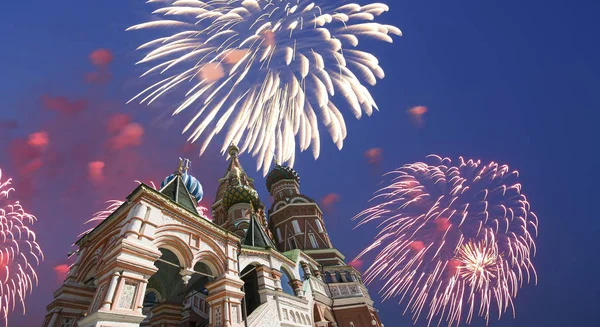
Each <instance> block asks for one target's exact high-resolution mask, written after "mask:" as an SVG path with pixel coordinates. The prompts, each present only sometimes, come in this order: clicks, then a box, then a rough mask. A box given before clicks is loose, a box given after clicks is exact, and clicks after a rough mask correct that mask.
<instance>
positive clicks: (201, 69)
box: [128, 0, 401, 174]
mask: <svg viewBox="0 0 600 327" xmlns="http://www.w3.org/2000/svg"><path fill="white" fill-rule="evenodd" d="M152 2H154V1H152ZM318 2H319V1H318ZM318 2H317V3H315V2H313V1H308V0H210V1H199V0H185V1H184V0H178V1H167V4H164V5H163V7H162V8H160V9H158V10H156V11H155V12H154V14H159V15H163V17H161V19H159V20H155V21H151V22H147V23H142V24H139V25H135V26H132V27H130V28H129V29H128V30H138V29H148V28H170V29H171V30H172V31H173V33H172V34H170V35H168V36H165V37H161V38H158V39H156V40H153V41H150V42H148V43H146V44H143V45H142V46H140V47H139V48H138V49H140V50H149V53H148V54H147V55H146V56H145V58H144V59H142V60H141V61H140V62H139V63H148V62H155V66H153V67H151V68H150V69H148V70H147V71H146V72H145V73H144V74H143V75H142V76H146V75H149V74H151V73H160V75H161V76H162V79H161V80H160V81H158V82H157V83H155V84H153V85H152V86H150V87H148V88H147V89H146V90H144V91H142V92H141V93H139V94H138V95H137V96H136V97H134V98H133V99H132V100H131V101H133V100H135V99H138V98H139V99H141V103H147V104H150V103H152V102H153V101H155V100H156V99H157V98H159V97H160V96H162V95H163V94H165V93H167V92H169V91H172V90H174V89H177V88H179V87H181V85H185V84H187V85H188V86H189V87H188V88H187V90H188V91H187V94H186V96H185V100H184V101H183V103H182V104H181V105H180V106H179V107H178V108H177V109H176V110H175V111H174V113H173V114H177V113H180V112H181V111H183V110H184V109H186V108H187V107H190V106H192V105H193V106H196V107H197V108H198V109H197V113H196V114H195V116H194V117H193V118H192V119H191V121H190V122H189V123H188V124H187V126H186V127H185V129H184V132H186V131H188V130H191V131H192V132H191V135H190V140H191V141H192V142H194V141H196V140H197V139H198V138H199V137H200V136H201V135H204V143H203V145H202V147H201V150H200V154H202V153H203V152H204V151H205V149H206V147H207V146H208V144H209V143H210V141H211V140H212V138H213V137H214V136H215V135H216V134H218V133H219V132H220V131H221V130H222V129H223V128H224V127H225V126H226V125H227V126H228V127H227V133H226V136H225V141H224V142H223V148H222V149H221V151H222V152H223V153H225V151H226V149H227V147H228V146H229V145H230V144H231V143H232V142H233V143H235V144H242V146H241V151H242V152H244V151H247V152H251V153H252V155H253V156H258V157H257V169H260V168H261V167H262V168H263V173H264V174H266V173H267V172H268V169H269V165H270V163H271V162H272V161H273V157H274V156H275V155H276V156H277V158H278V159H279V160H280V161H281V162H287V163H288V164H289V165H293V163H294V160H295V151H296V138H297V140H298V143H299V149H300V151H304V150H307V149H309V148H311V149H312V153H313V156H314V157H315V159H317V158H318V157H319V152H320V136H319V128H318V124H319V122H318V119H319V118H318V117H320V118H321V119H322V120H321V122H322V123H323V124H324V125H325V126H326V127H327V128H328V130H329V133H330V135H331V137H332V139H333V141H334V142H335V144H336V145H337V147H338V148H340V149H341V148H342V146H343V140H344V138H345V137H346V126H345V122H344V117H343V115H342V113H341V111H340V110H339V109H338V108H339V104H334V102H333V99H332V97H333V96H334V95H336V94H339V95H341V97H340V99H344V100H345V102H346V103H347V105H346V104H344V105H343V106H347V107H348V108H349V109H350V111H351V112H352V114H353V115H354V116H355V117H356V118H360V117H361V116H362V114H363V112H364V113H365V114H367V115H371V113H372V112H373V109H376V110H377V109H378V108H377V105H376V103H375V101H374V100H373V98H372V97H371V94H370V92H369V91H368V89H367V88H366V87H365V86H364V85H363V84H362V81H365V82H366V83H367V84H369V85H375V84H376V82H377V79H382V78H383V77H384V72H383V69H382V68H381V67H380V66H379V61H378V60H377V58H376V57H375V56H374V55H372V54H370V53H368V52H364V51H360V50H357V49H356V47H357V46H358V43H359V38H370V39H375V40H378V41H384V42H389V43H391V42H392V37H391V36H390V35H401V32H400V30H399V29H398V28H396V27H394V26H391V25H385V24H379V23H375V22H374V20H375V17H376V16H379V15H381V14H382V13H384V12H386V11H388V10H389V8H388V6H386V5H385V4H381V3H373V4H369V5H365V6H360V5H357V4H342V5H341V6H337V5H336V4H335V3H336V2H338V1H320V2H321V4H320V5H319V4H318ZM338 3H339V2H338ZM330 97H331V98H330ZM227 123H228V124H227Z"/></svg>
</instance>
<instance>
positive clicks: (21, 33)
mask: <svg viewBox="0 0 600 327" xmlns="http://www.w3.org/2000/svg"><path fill="white" fill-rule="evenodd" d="M386 2H387V3H388V4H389V5H390V8H391V10H390V12H388V13H386V14H384V15H383V16H381V20H380V21H382V22H386V23H390V24H393V25H396V26H398V27H399V28H400V29H402V31H403V33H404V36H403V37H402V38H396V39H395V43H394V44H383V43H373V44H370V43H369V44H368V45H369V48H368V50H369V51H370V52H372V53H374V54H375V55H377V56H378V58H379V60H380V64H381V65H382V67H383V68H384V70H385V72H386V77H385V79H384V80H382V81H380V82H379V83H378V84H377V86H376V87H374V88H371V90H372V94H373V96H374V98H375V99H376V101H377V102H378V105H379V107H380V111H379V112H376V113H375V114H374V115H373V116H372V117H363V118H362V119H361V120H359V121H357V120H355V119H354V118H352V116H351V115H346V116H345V117H346V123H347V127H348V137H347V138H346V140H345V142H344V145H345V146H344V148H343V150H342V151H338V150H337V148H336V147H335V146H334V144H333V142H331V140H330V138H329V136H328V134H326V131H325V129H323V130H322V134H321V135H322V138H321V140H322V141H321V144H322V147H321V149H322V150H321V157H320V158H319V160H318V161H314V160H313V158H312V156H311V154H310V152H306V153H303V154H302V155H300V156H299V157H297V160H296V166H295V168H296V170H297V171H298V173H299V174H300V176H301V178H302V185H301V191H302V192H303V193H305V194H306V195H308V196H310V197H312V198H313V199H315V200H316V201H319V202H320V203H323V202H325V203H324V207H325V208H324V209H325V211H326V216H325V221H326V227H327V228H328V230H329V233H330V235H331V238H332V241H333V243H334V245H335V246H336V247H337V248H339V249H340V250H341V251H342V252H343V253H345V254H347V257H348V259H352V258H353V257H354V256H355V255H356V254H358V253H359V252H360V250H361V249H362V248H363V247H365V246H366V245H368V244H369V241H370V240H371V238H372V237H373V236H374V234H375V232H376V231H375V229H374V226H367V227H361V228H360V229H359V230H357V231H352V229H353V227H354V225H355V223H354V222H352V221H351V220H350V219H351V217H352V216H354V215H355V214H356V213H358V212H360V211H361V210H363V209H364V208H365V207H366V206H367V201H368V200H369V198H370V197H371V195H372V193H373V192H374V191H375V190H376V189H377V188H378V183H379V181H380V175H381V174H382V173H384V172H386V171H389V170H391V169H394V168H397V167H398V166H400V165H403V164H407V163H412V162H415V161H419V160H422V159H424V157H425V156H426V155H428V154H431V153H436V154H440V155H443V156H448V157H451V158H457V157H458V156H465V157H468V158H478V159H482V160H484V161H496V162H499V163H506V164H508V165H510V167H511V168H513V169H517V170H519V172H520V173H521V175H520V176H521V182H522V184H523V192H524V194H526V195H527V197H528V199H529V201H530V203H531V204H532V209H533V211H535V212H536V213H537V215H538V217H539V218H540V235H539V238H538V239H537V245H538V255H537V256H536V258H535V259H534V264H535V265H536V267H537V271H538V275H539V283H538V285H537V286H534V285H526V286H525V287H524V288H523V289H522V290H521V292H520V293H519V296H518V297H517V299H516V301H515V304H516V308H517V318H516V320H513V319H512V318H511V317H510V315H508V316H506V317H504V318H503V320H502V321H501V322H492V323H491V324H490V326H498V327H499V326H516V327H526V326H527V327H532V326H545V327H552V326H561V327H564V326H577V327H587V326H590V327H592V326H600V310H599V308H600V301H599V300H598V294H600V286H599V283H598V277H597V276H598V275H599V274H600V262H599V260H598V258H599V254H598V250H599V249H600V247H599V243H598V239H599V237H598V233H599V232H600V220H599V219H598V217H596V209H597V208H596V205H597V203H595V201H596V199H597V198H598V196H599V195H600V194H598V182H599V181H598V177H597V176H598V174H596V173H595V169H596V168H597V167H596V166H597V164H596V160H597V158H598V154H597V153H596V152H597V150H598V149H599V148H600V146H599V145H598V139H599V137H598V136H597V131H598V129H597V127H596V124H595V123H594V121H597V120H598V109H600V97H598V94H599V93H598V90H599V89H600V64H599V63H598V58H600V48H599V47H598V45H597V43H598V40H599V37H600V33H599V27H598V23H597V15H598V13H599V12H600V3H598V2H597V1H587V0H581V1H577V3H575V2H573V1H566V0H564V1H559V0H546V1H541V0H529V1H516V0H507V1H476V0H463V1H443V0H429V1H428V0H421V1H410V0H408V1H400V0H394V1H386ZM149 10H150V7H148V6H146V5H145V4H144V2H143V1H138V0H104V1H41V0H31V1H10V2H7V3H4V7H3V9H2V11H3V13H4V15H3V18H2V19H1V20H0V31H2V36H3V37H2V44H3V49H2V51H1V55H0V56H1V57H0V58H1V59H2V60H1V61H0V62H2V63H3V65H2V75H1V78H0V90H2V92H1V96H0V108H2V109H1V110H0V168H1V169H2V170H3V172H4V174H6V175H10V176H12V177H13V178H14V184H15V186H16V187H17V189H18V190H17V193H15V195H16V196H18V197H19V198H20V199H21V200H22V203H23V204H24V205H25V207H26V208H27V210H28V211H29V212H31V213H33V214H35V215H36V216H37V217H38V219H39V221H38V223H37V224H36V225H35V230H36V231H37V234H38V240H39V242H40V244H41V246H42V248H43V250H44V252H45V255H46V260H45V261H44V262H43V264H42V265H41V266H40V267H39V269H38V273H39V276H40V285H39V287H37V288H36V289H35V291H34V293H33V295H32V296H29V297H28V299H27V302H26V303H27V314H26V316H23V315H22V312H21V310H19V309H17V310H16V311H15V312H13V313H12V314H11V316H10V317H9V326H26V327H29V326H39V325H40V324H41V322H42V321H43V316H44V315H45V313H46V311H45V306H46V305H47V304H49V303H50V302H51V300H52V292H53V291H54V290H56V289H57V288H58V287H59V285H60V283H61V281H60V276H59V275H60V274H61V269H60V267H61V265H65V264H69V263H70V261H68V260H67V258H66V254H67V252H68V251H69V250H70V249H71V247H70V246H71V244H72V242H73V241H74V240H75V238H76V236H77V235H78V234H79V233H80V232H82V231H83V230H85V229H87V228H90V227H91V226H89V225H88V226H84V225H83V222H84V221H86V220H87V219H89V217H90V216H91V215H92V214H93V213H94V212H96V211H98V210H101V209H103V208H104V206H105V205H104V201H106V200H110V199H123V198H124V197H125V196H126V195H127V194H128V193H129V192H130V191H132V190H133V189H134V188H135V187H136V185H137V184H136V183H135V182H134V180H136V179H137V180H142V181H145V182H149V181H155V182H157V183H159V182H160V181H161V180H162V179H163V178H164V177H165V176H167V175H168V174H170V173H172V171H174V170H175V169H176V165H177V158H178V157H179V156H187V157H189V158H190V159H191V160H192V167H193V170H192V172H193V174H194V175H195V176H196V177H197V178H198V179H199V180H200V181H201V182H202V183H203V185H204V190H205V194H206V195H205V199H204V200H203V204H204V205H210V203H211V202H212V200H213V199H214V196H215V193H216V185H217V180H216V179H217V178H218V177H221V176H222V174H223V172H224V171H225V169H226V163H225V161H224V160H225V158H224V157H221V156H220V154H219V152H218V150H219V148H220V144H219V142H214V143H213V146H211V147H209V149H208V150H207V154H206V155H205V156H203V157H202V158H198V157H197V151H198V146H193V147H186V146H185V139H186V137H185V136H182V135H181V133H180V131H181V123H182V121H181V120H179V121H178V120H176V119H175V120H173V121H171V120H169V119H166V118H167V117H169V116H170V112H169V110H167V109H165V107H168V109H170V108H171V106H172V104H167V103H164V104H162V106H161V104H159V105H158V106H153V107H151V108H147V107H140V106H136V105H125V102H126V101H127V100H128V99H129V98H131V97H132V96H134V95H135V94H137V92H139V91H140V90H141V89H142V87H143V86H144V85H146V84H145V83H146V82H147V81H138V80H137V76H138V75H139V74H140V72H141V70H139V68H137V67H135V66H134V62H135V61H136V60H139V59H140V58H141V57H140V56H141V53H136V52H135V51H134V49H135V48H136V47H137V46H138V45H139V44H141V43H142V42H143V41H146V40H148V38H147V34H145V33H137V32H125V29H126V28H127V27H129V26H131V25H133V24H136V23H140V22H144V21H146V20H148V19H149V17H150V16H149ZM97 49H108V50H109V51H110V54H111V55H112V57H113V59H112V61H111V60H110V58H109V57H106V53H105V54H104V56H102V53H100V55H99V56H97V57H94V58H95V59H94V60H90V57H89V56H90V54H91V53H92V52H93V51H94V50H97ZM96 54H97V55H98V52H97V53H96ZM92 61H95V64H94V63H93V62H92ZM414 106H426V107H427V108H428V112H427V113H426V114H424V116H423V119H424V124H423V125H422V126H420V127H419V126H416V125H415V124H414V122H413V121H411V119H410V116H409V115H408V114H407V110H408V109H409V108H411V107H414ZM343 112H344V113H345V114H347V113H349V112H348V111H343ZM39 132H42V133H45V134H37V135H38V136H40V135H41V140H42V141H41V142H38V143H35V142H33V143H32V142H31V141H30V139H29V137H30V135H31V134H33V133H39ZM142 132H143V133H142ZM46 136H47V137H46ZM38 140H40V138H38ZM217 141H220V140H217ZM34 143H35V144H34ZM32 144H33V145H32ZM373 148H380V149H382V154H381V160H380V161H379V162H378V163H376V164H372V163H371V164H370V163H368V160H367V158H366V157H365V152H366V151H368V150H369V149H373ZM96 161H98V162H103V163H104V165H105V166H104V169H103V170H102V172H101V173H94V171H93V169H90V167H89V166H88V164H89V163H90V162H96ZM242 164H243V165H244V167H245V168H246V170H247V171H248V172H249V173H250V175H251V176H252V177H254V178H255V179H257V180H258V182H257V186H258V191H259V193H260V195H261V198H262V200H263V202H265V203H266V204H267V205H270V203H269V201H270V197H269V196H268V193H267V191H266V188H265V187H264V182H263V180H262V177H261V176H260V174H259V173H257V172H255V169H254V167H255V162H254V161H253V160H252V158H251V157H250V156H249V155H243V156H242ZM57 267H58V268H57ZM377 286H378V285H377V284H373V285H371V286H370V290H371V295H372V296H373V297H377V295H376V294H377V289H378V287H377ZM377 308H378V309H379V310H380V314H381V318H382V320H383V322H384V324H385V325H386V326H388V327H395V326H411V325H412V321H411V319H410V315H408V316H401V315H400V313H401V312H402V311H403V310H404V307H403V306H402V305H400V306H398V305H397V304H396V302H394V301H393V300H392V301H388V302H384V303H383V304H382V303H379V301H378V303H377ZM425 325H426V323H425V322H424V321H420V322H419V323H418V326H425ZM472 326H475V327H480V326H485V323H484V322H482V321H480V320H476V321H475V322H474V323H473V324H472Z"/></svg>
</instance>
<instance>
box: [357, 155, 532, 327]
mask: <svg viewBox="0 0 600 327" xmlns="http://www.w3.org/2000/svg"><path fill="white" fill-rule="evenodd" d="M428 159H430V160H431V161H433V162H435V163H432V164H427V163H423V162H417V163H414V164H409V165H405V166H403V167H401V168H399V169H397V170H394V171H392V172H390V173H388V174H387V175H388V176H391V182H390V183H389V184H388V185H387V186H385V187H384V188H382V189H381V190H379V191H378V192H377V193H376V195H375V197H374V198H373V201H374V202H375V204H374V205H373V206H372V207H370V208H368V209H366V210H364V211H363V212H361V213H360V214H358V215H357V216H356V217H354V219H359V221H360V222H359V226H360V225H362V224H366V223H369V222H377V223H378V224H379V228H380V232H379V234H378V235H377V236H376V238H375V241H374V242H373V243H372V244H371V245H370V246H369V247H368V248H367V249H365V250H364V251H363V252H362V253H360V254H359V255H358V257H357V258H360V257H362V256H363V255H365V254H366V253H369V252H371V251H374V250H376V249H380V251H379V252H378V253H377V255H376V258H375V260H374V262H373V263H372V264H371V265H370V267H369V268H368V269H367V271H366V273H365V280H366V281H367V282H372V281H373V280H375V279H381V280H384V281H385V284H384V286H383V288H382V290H381V292H382V294H383V296H384V299H386V300H387V299H389V298H392V297H399V298H400V300H399V301H400V303H403V302H404V303H407V307H406V310H405V311H404V313H406V312H407V311H408V310H409V309H410V310H411V312H412V314H413V320H414V321H415V322H416V321H417V320H418V319H419V317H420V316H421V315H422V314H425V318H426V319H427V320H428V321H429V324H428V325H432V324H437V325H440V324H441V323H442V321H443V320H444V319H445V320H446V322H447V323H448V325H449V326H453V325H456V326H458V325H459V324H460V323H461V322H463V321H464V322H466V323H467V324H469V323H470V322H471V321H472V319H473V317H474V316H475V315H478V316H480V317H484V318H485V320H486V323H488V322H489V319H490V311H496V310H497V312H498V319H500V318H501V316H502V314H503V313H504V312H506V311H507V310H508V309H509V308H510V309H511V310H512V312H513V316H514V313H515V308H514V305H513V299H514V298H515V297H516V296H517V291H518V289H519V288H520V287H522V286H523V283H524V281H527V282H530V280H531V279H534V280H535V281H536V283H537V274H536V271H535V268H534V266H533V264H532V262H531V258H532V256H534V255H535V249H536V248H535V243H534V237H535V236H537V226H538V220H537V217H536V215H535V214H534V213H533V212H531V211H530V206H529V203H528V202H527V198H526V197H525V195H524V194H522V193H521V184H519V183H518V182H517V181H516V179H517V178H518V172H517V171H510V170H509V167H508V166H506V165H502V166H501V165H498V164H497V163H494V162H492V163H490V164H488V165H482V164H481V161H473V160H468V161H465V160H464V159H463V158H460V159H459V165H458V166H453V165H452V162H451V160H450V159H448V158H441V157H438V156H435V155H432V156H429V157H428ZM423 311H425V313H423Z"/></svg>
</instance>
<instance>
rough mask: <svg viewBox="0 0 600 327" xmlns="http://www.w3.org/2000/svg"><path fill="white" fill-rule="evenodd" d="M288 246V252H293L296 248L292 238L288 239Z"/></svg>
mask: <svg viewBox="0 0 600 327" xmlns="http://www.w3.org/2000/svg"><path fill="white" fill-rule="evenodd" d="M288 245H289V246H290V250H295V249H297V248H298V245H297V244H296V240H295V239H294V238H293V237H290V238H288Z"/></svg>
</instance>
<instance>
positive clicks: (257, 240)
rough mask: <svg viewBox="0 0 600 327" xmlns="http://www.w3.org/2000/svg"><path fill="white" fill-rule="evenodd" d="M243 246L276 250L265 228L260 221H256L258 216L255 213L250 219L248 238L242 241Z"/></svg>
mask: <svg viewBox="0 0 600 327" xmlns="http://www.w3.org/2000/svg"><path fill="white" fill-rule="evenodd" d="M241 242H242V245H246V246H252V247H260V248H274V247H275V246H274V245H273V241H272V240H271V238H270V237H269V235H267V233H266V232H265V230H264V229H263V227H262V226H261V224H260V223H258V221H256V215H255V214H254V213H253V214H252V215H251V218H250V225H249V226H248V230H247V231H246V236H245V237H244V238H243V239H242V240H241Z"/></svg>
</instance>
